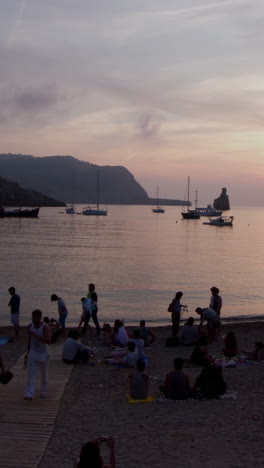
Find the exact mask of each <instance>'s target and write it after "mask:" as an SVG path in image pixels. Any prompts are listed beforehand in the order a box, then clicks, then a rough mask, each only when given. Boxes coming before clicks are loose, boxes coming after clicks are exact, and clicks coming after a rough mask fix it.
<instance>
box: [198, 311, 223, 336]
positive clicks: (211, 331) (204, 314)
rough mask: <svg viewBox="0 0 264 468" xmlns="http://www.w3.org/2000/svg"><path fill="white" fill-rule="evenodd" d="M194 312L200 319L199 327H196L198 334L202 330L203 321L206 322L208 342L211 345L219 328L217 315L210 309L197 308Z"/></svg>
mask: <svg viewBox="0 0 264 468" xmlns="http://www.w3.org/2000/svg"><path fill="white" fill-rule="evenodd" d="M195 312H196V313H197V314H198V315H200V317H201V320H200V325H199V327H198V329H199V332H200V330H201V328H202V325H203V323H204V321H205V320H206V321H207V330H208V340H209V343H211V342H212V341H214V339H215V337H216V331H217V329H218V328H219V327H220V318H219V314H218V313H217V312H216V311H215V310H213V309H210V307H205V308H204V309H202V308H201V307H197V308H196V309H195Z"/></svg>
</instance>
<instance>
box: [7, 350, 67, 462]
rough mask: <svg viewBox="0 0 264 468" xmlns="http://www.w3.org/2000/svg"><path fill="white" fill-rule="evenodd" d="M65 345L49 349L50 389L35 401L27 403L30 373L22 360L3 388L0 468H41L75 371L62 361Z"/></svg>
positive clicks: (20, 359)
mask: <svg viewBox="0 0 264 468" xmlns="http://www.w3.org/2000/svg"><path fill="white" fill-rule="evenodd" d="M61 354H62V345H60V344H58V345H57V344H54V345H52V346H49V355H50V359H49V388H48V396H47V398H44V399H42V398H39V396H38V383H37V387H36V396H35V399H34V400H33V401H25V400H24V389H25V383H26V379H27V370H26V369H23V363H24V357H23V356H21V357H20V358H19V359H18V361H17V362H16V364H15V366H14V367H13V368H12V372H13V374H14V377H13V379H12V380H11V382H10V383H9V384H7V385H1V386H0V468H37V467H38V465H39V463H40V462H41V459H42V457H43V455H44V452H45V450H46V447H47V444H48V442H49V440H50V437H51V434H52V431H53V427H54V424H55V420H56V417H57V414H58V411H59V406H60V399H61V397H62V395H63V391H64V387H65V385H66V383H67V382H68V380H69V378H70V376H71V372H72V368H73V366H71V365H66V364H64V363H63V361H62V359H61Z"/></svg>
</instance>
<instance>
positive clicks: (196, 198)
mask: <svg viewBox="0 0 264 468" xmlns="http://www.w3.org/2000/svg"><path fill="white" fill-rule="evenodd" d="M194 201H195V209H196V210H197V202H198V192H197V190H195V200H194Z"/></svg>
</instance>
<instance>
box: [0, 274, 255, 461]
mask: <svg viewBox="0 0 264 468" xmlns="http://www.w3.org/2000/svg"><path fill="white" fill-rule="evenodd" d="M219 292H220V291H219V289H218V288H217V287H215V286H213V287H212V288H211V298H210V303H209V307H206V308H201V307H197V308H196V313H197V314H198V315H199V316H200V323H199V325H198V326H196V325H195V320H194V318H193V317H189V318H188V320H187V321H186V323H185V324H184V325H183V326H182V327H181V329H180V318H181V311H182V309H187V306H186V305H182V304H181V299H182V297H183V293H182V292H181V291H179V292H177V293H176V294H175V297H174V299H173V300H172V302H171V303H170V305H169V307H168V311H169V312H170V313H171V320H172V337H171V338H172V339H173V340H172V341H169V339H168V340H167V345H168V346H170V345H172V346H176V345H178V346H179V345H182V346H192V347H193V349H192V352H191V355H190V361H191V363H192V364H193V365H198V366H202V370H201V373H200V375H199V376H198V377H197V378H196V380H195V382H194V383H193V385H191V383H190V379H189V376H188V375H187V374H186V372H185V371H184V360H183V359H182V358H181V357H176V358H175V359H174V360H173V370H172V371H171V372H169V373H168V374H167V375H166V376H165V379H164V382H163V383H161V384H160V385H159V390H160V392H161V393H162V394H163V395H164V397H165V398H168V399H172V400H184V399H187V398H190V397H191V398H206V399H208V398H217V397H219V396H220V395H222V394H224V393H225V392H226V389H227V385H226V383H225V381H224V378H223V375H222V366H221V365H219V363H218V362H217V360H216V359H214V358H213V356H211V355H210V354H209V345H210V344H211V343H212V342H213V341H214V340H215V339H217V332H218V330H219V327H220V324H221V323H220V313H221V308H222V298H221V296H220V295H219ZM9 294H10V296H11V298H10V301H9V307H10V311H11V323H12V324H13V325H14V329H15V334H16V337H18V336H19V307H20V296H19V295H18V294H17V293H16V290H15V288H14V287H10V288H9ZM50 299H51V301H52V302H57V307H58V320H57V319H55V318H49V317H44V318H43V319H42V312H41V311H40V310H39V309H35V310H34V311H33V312H32V323H31V324H30V325H29V327H28V347H27V353H26V357H25V363H26V366H27V368H28V377H27V383H26V388H25V397H24V398H25V400H33V398H34V395H35V379H36V373H37V370H38V369H39V371H40V375H41V388H40V397H41V398H45V397H46V396H47V392H48V359H49V354H48V345H49V344H51V343H54V342H55V341H57V339H58V338H59V337H61V336H64V342H63V346H62V348H63V349H62V360H63V362H64V363H65V364H66V365H68V364H75V363H77V362H82V363H88V362H89V361H90V359H91V358H92V357H93V355H94V352H95V350H94V348H93V347H90V346H88V345H86V344H84V343H82V341H80V337H85V335H86V334H87V331H88V328H91V327H90V324H89V322H90V320H91V319H92V320H93V323H94V325H95V329H96V335H97V337H98V339H99V340H100V341H99V343H100V345H101V346H103V347H104V348H108V349H110V352H109V356H107V357H105V359H104V363H105V364H106V365H116V366H118V367H121V368H122V367H123V368H129V369H131V371H130V372H129V375H128V385H129V396H130V398H132V399H133V400H143V401H145V400H147V399H148V398H149V375H148V373H147V372H146V367H148V362H149V360H148V357H147V355H146V354H145V352H146V350H147V349H148V348H149V347H151V346H152V345H153V344H154V343H155V340H156V336H155V335H154V333H153V332H152V331H151V330H150V329H149V328H147V327H146V322H145V320H141V321H140V323H139V326H138V327H137V328H136V329H134V330H133V332H132V334H131V335H130V334H129V333H128V331H127V328H126V326H125V323H124V321H122V320H120V319H116V320H115V322H114V324H113V327H112V326H111V325H110V324H109V323H104V324H103V326H102V328H101V327H100V324H99V321H98V317H97V312H98V305H97V303H98V298H97V294H96V292H95V285H94V284H93V283H90V284H89V285H88V293H87V296H85V297H82V298H81V306H82V314H81V317H80V322H79V324H78V326H77V327H76V328H75V329H71V330H69V332H68V336H67V337H66V336H65V325H66V319H67V315H68V310H67V307H66V304H65V302H64V300H63V299H62V298H61V297H60V296H58V295H57V294H55V293H53V294H52V295H51V297H50ZM204 322H206V323H207V333H205V332H204V331H203V328H202V327H203V324H204ZM90 333H92V331H91V330H90ZM240 353H242V351H241V350H240V349H239V345H238V343H237V339H236V336H235V333H234V332H232V331H230V332H229V333H228V334H227V335H226V337H225V339H224V347H223V355H224V357H225V358H226V359H232V358H234V357H236V356H237V355H239V354H240ZM246 357H247V358H248V359H252V360H256V361H261V360H264V343H262V342H256V346H255V349H254V350H252V351H250V352H248V353H246ZM0 369H1V370H2V373H4V372H5V367H4V363H3V362H2V360H1V356H0ZM103 442H107V444H108V445H109V448H110V464H109V465H104V464H103V462H102V459H101V457H100V444H101V443H103ZM87 457H88V458H87ZM89 457H90V458H91V459H92V457H95V458H96V459H97V460H98V463H101V464H98V466H102V467H105V468H107V467H110V468H111V467H113V466H114V441H113V439H112V438H111V437H110V438H102V437H101V438H98V439H95V440H94V441H92V442H89V443H87V444H85V445H84V446H83V448H82V451H81V454H80V458H79V459H78V460H77V461H76V463H75V467H76V468H81V467H82V466H86V464H85V463H87V459H89ZM100 460H101V461H100ZM95 466H97V465H95Z"/></svg>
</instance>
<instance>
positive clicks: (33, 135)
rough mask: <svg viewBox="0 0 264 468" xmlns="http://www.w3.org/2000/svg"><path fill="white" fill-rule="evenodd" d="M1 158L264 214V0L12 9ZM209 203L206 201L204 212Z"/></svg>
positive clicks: (115, 0)
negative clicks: (124, 172)
mask: <svg viewBox="0 0 264 468" xmlns="http://www.w3.org/2000/svg"><path fill="white" fill-rule="evenodd" d="M0 6H1V16H0V63H1V69H0V77H1V80H0V141H1V144H0V153H5V152H10V153H23V154H32V155H36V156H47V155H65V154H71V155H73V156H75V157H77V158H78V159H82V160H85V161H89V162H92V163H95V164H99V165H106V164H109V165H123V166H125V167H127V168H128V169H129V170H130V171H131V172H132V173H133V174H134V176H135V178H136V180H138V181H139V182H140V183H141V184H142V185H143V187H144V188H145V189H146V190H147V192H148V194H149V195H150V196H154V195H155V192H156V186H157V185H159V187H160V196H161V197H162V198H183V196H184V191H185V185H186V181H187V176H188V175H190V177H191V181H192V187H193V190H195V189H197V190H198V193H199V200H200V202H201V203H209V202H212V201H213V199H214V198H216V196H218V195H219V194H220V192H221V188H222V187H227V189H228V194H229V196H230V201H231V204H232V205H264V189H263V187H264V157H263V155H264V132H263V126H264V76H263V75H264V60H263V49H264V2H263V0H219V1H217V0H216V1H214V0H185V1H183V0H181V1H180V0H140V1H139V0H133V1H132V0H93V1H92V0H24V1H22V0H21V1H19V0H9V1H6V0H0ZM201 203H200V204H201Z"/></svg>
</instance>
